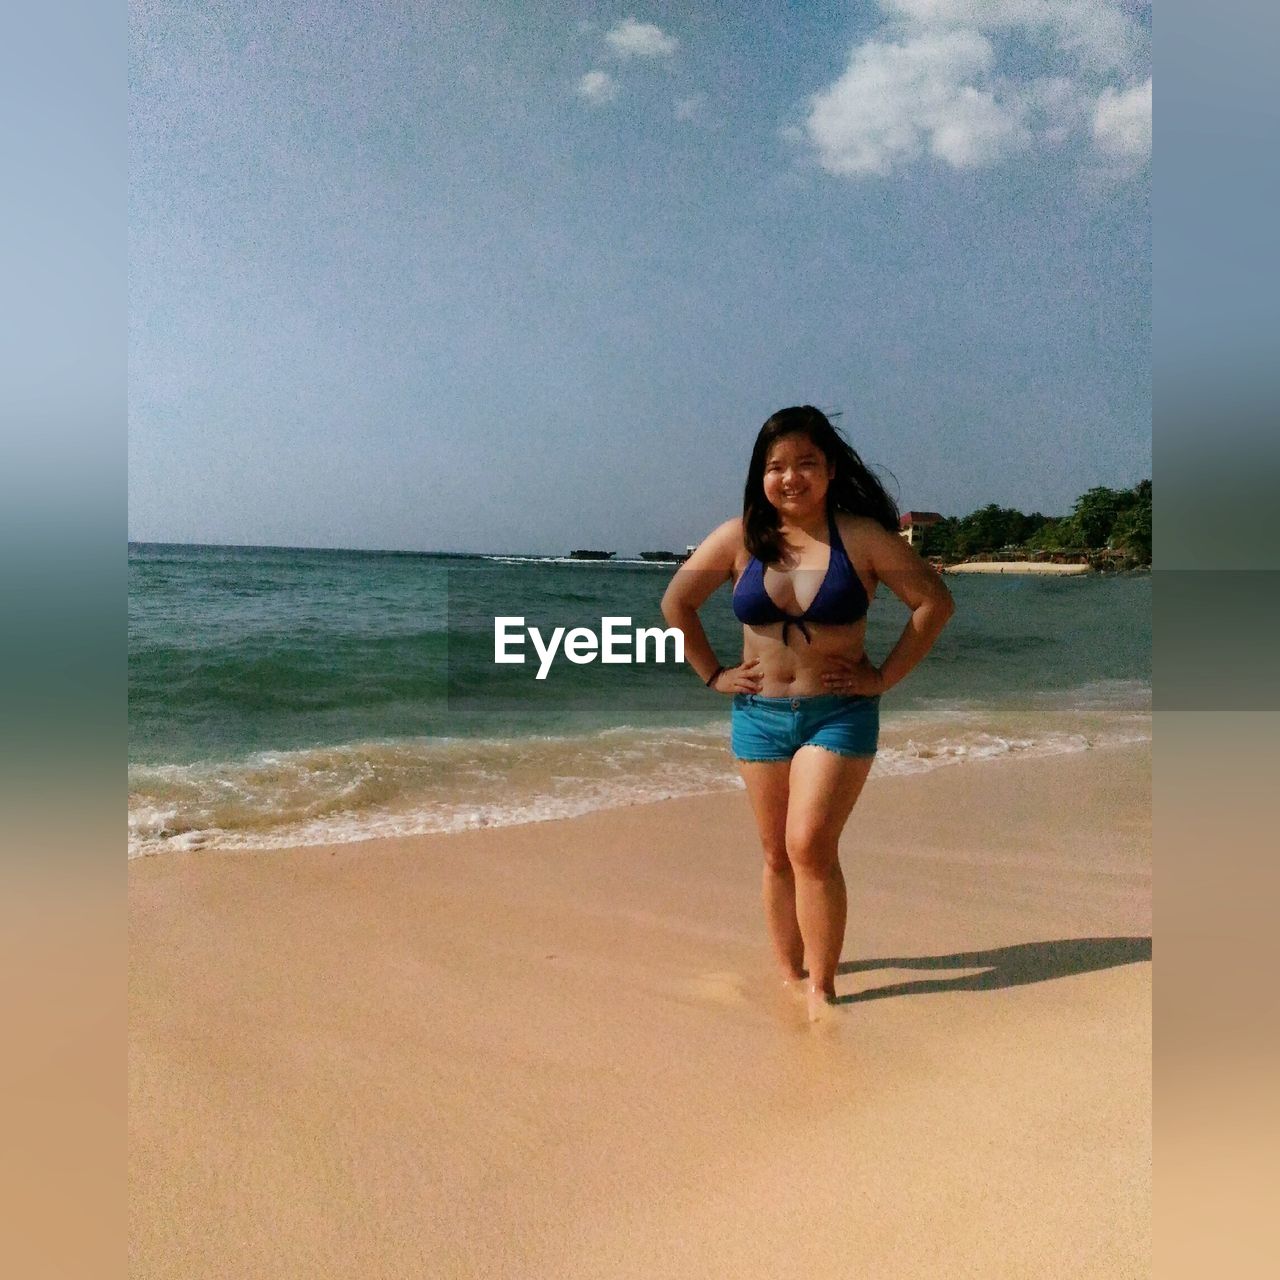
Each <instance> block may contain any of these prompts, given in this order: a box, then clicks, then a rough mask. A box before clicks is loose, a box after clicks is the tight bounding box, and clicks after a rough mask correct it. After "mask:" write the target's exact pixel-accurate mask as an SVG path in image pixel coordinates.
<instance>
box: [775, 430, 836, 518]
mask: <svg viewBox="0 0 1280 1280" xmlns="http://www.w3.org/2000/svg"><path fill="white" fill-rule="evenodd" d="M835 474H836V470H835V468H834V467H833V466H831V465H830V464H829V463H828V462H827V459H826V455H825V454H823V452H822V450H821V449H819V448H818V446H817V445H816V444H814V443H813V441H812V440H810V439H809V437H808V436H806V435H798V434H795V435H789V436H782V437H781V438H780V439H778V440H775V441H774V442H773V444H772V445H771V446H770V448H769V452H768V454H767V455H766V456H765V460H764V496H765V497H766V498H767V499H768V500H769V502H770V503H771V504H772V505H773V506H774V507H775V508H776V509H777V511H778V514H779V515H782V516H786V517H787V518H788V519H791V520H803V519H805V518H806V517H809V516H812V515H814V514H815V513H816V512H819V511H825V510H826V505H827V489H828V488H829V487H830V484H831V481H832V480H833V479H834V478H835Z"/></svg>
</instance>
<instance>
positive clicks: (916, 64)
mask: <svg viewBox="0 0 1280 1280" xmlns="http://www.w3.org/2000/svg"><path fill="white" fill-rule="evenodd" d="M994 59H995V53H994V51H993V49H992V47H991V42H990V41H989V40H987V39H986V38H985V37H984V36H981V35H979V34H978V33H977V32H974V31H944V32H939V33H937V34H930V35H923V36H919V37H916V38H913V39H907V40H904V41H903V42H902V43H900V44H894V43H888V42H884V41H879V40H868V41H867V42H866V43H865V44H862V45H860V46H858V47H857V48H856V49H855V50H854V51H853V55H852V58H851V60H850V62H849V66H848V69H847V70H846V71H845V73H844V74H843V75H842V76H841V77H840V79H839V80H837V81H836V82H835V84H833V85H832V86H831V87H830V88H829V89H827V90H825V91H824V92H823V93H819V94H816V95H815V96H814V98H813V99H812V101H811V110H810V114H809V118H808V122H807V126H808V134H809V138H810V140H811V141H812V142H813V144H814V145H815V147H816V148H817V151H818V160H819V163H820V164H821V165H822V167H823V168H824V169H826V170H828V172H830V173H842V174H876V173H879V174H883V173H888V172H889V170H890V169H892V168H893V166H894V165H895V164H897V163H899V162H907V161H911V160H915V159H918V158H919V157H920V156H921V155H922V154H923V153H924V152H925V151H926V150H927V151H928V152H930V153H932V154H933V155H935V156H936V157H938V158H939V159H941V160H944V161H946V162H947V163H948V164H951V165H953V166H954V167H956V168H967V167H970V166H973V165H980V164H990V163H992V162H993V161H995V160H997V159H999V158H1000V157H1001V156H1003V155H1007V154H1009V153H1010V152H1012V151H1014V150H1017V149H1018V148H1019V147H1021V146H1022V145H1024V144H1025V142H1026V130H1025V128H1024V127H1023V125H1022V122H1021V119H1020V115H1021V108H1020V107H1019V105H1018V104H1017V103H1002V102H1000V101H998V100H997V98H996V97H995V95H994V94H993V93H992V92H990V91H989V90H986V89H980V88H977V87H976V86H975V85H973V84H971V83H968V82H969V81H972V80H975V79H978V78H982V77H985V76H986V75H987V74H988V73H989V72H990V70H991V67H992V64H993V62H994Z"/></svg>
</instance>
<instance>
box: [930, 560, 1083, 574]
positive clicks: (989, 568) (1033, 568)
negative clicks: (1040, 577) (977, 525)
mask: <svg viewBox="0 0 1280 1280" xmlns="http://www.w3.org/2000/svg"><path fill="white" fill-rule="evenodd" d="M942 572H943V573H1048V574H1056V575H1058V576H1060V577H1070V576H1078V575H1080V574H1082V573H1095V572H1097V570H1095V569H1094V567H1093V566H1092V565H1089V564H1050V563H1048V562H1046V561H1043V560H962V561H961V562H960V563H959V564H948V565H943V566H942Z"/></svg>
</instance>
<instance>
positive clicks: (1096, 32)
mask: <svg viewBox="0 0 1280 1280" xmlns="http://www.w3.org/2000/svg"><path fill="white" fill-rule="evenodd" d="M879 3H880V8H881V9H882V10H883V11H884V12H885V13H886V14H888V15H890V16H892V17H896V18H900V19H902V20H904V21H905V22H906V23H907V24H908V25H910V26H913V27H916V28H927V29H930V30H937V29H940V28H943V27H964V28H967V29H969V30H972V31H985V32H990V31H1009V30H1021V31H1023V32H1024V33H1026V34H1028V35H1031V36H1033V37H1039V38H1040V39H1041V40H1042V41H1047V42H1048V43H1049V44H1051V45H1052V46H1054V47H1056V48H1057V49H1059V50H1061V51H1063V52H1064V53H1067V54H1069V55H1071V56H1072V57H1074V58H1076V59H1077V60H1079V61H1080V62H1083V63H1086V64H1088V65H1090V66H1092V67H1094V68H1095V69H1096V70H1099V71H1112V70H1116V69H1123V68H1125V67H1127V66H1129V65H1130V62H1131V60H1132V59H1133V58H1134V56H1135V55H1136V54H1137V51H1138V47H1139V45H1140V43H1141V38H1140V33H1139V29H1138V26H1137V24H1136V23H1135V22H1134V20H1133V19H1132V18H1131V17H1130V16H1129V15H1128V14H1127V13H1126V12H1125V10H1124V6H1123V5H1122V3H1121V0H879Z"/></svg>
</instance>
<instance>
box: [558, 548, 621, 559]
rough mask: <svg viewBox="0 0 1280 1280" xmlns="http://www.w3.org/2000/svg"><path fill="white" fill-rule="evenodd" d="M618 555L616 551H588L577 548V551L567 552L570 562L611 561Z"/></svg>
mask: <svg viewBox="0 0 1280 1280" xmlns="http://www.w3.org/2000/svg"><path fill="white" fill-rule="evenodd" d="M617 554H618V553H617V552H616V551H588V550H585V549H583V548H579V549H578V550H577V551H570V552H569V559H570V560H612V559H613V557H614V556H616V555H617Z"/></svg>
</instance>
